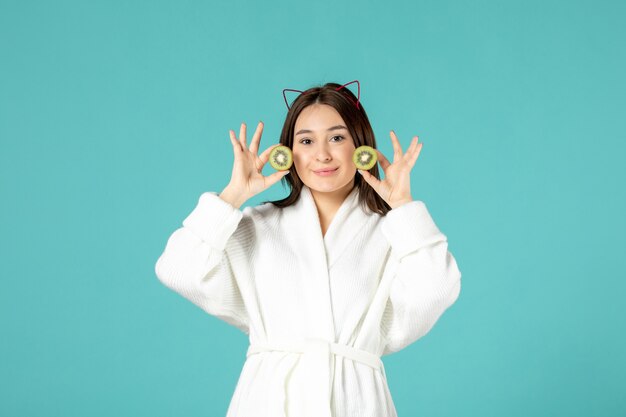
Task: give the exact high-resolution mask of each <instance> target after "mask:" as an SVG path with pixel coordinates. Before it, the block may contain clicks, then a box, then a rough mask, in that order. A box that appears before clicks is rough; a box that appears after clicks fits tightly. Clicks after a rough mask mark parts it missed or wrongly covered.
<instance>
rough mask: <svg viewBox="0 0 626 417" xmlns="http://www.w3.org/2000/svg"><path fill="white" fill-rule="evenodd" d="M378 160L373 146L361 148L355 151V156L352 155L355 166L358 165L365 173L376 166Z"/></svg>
mask: <svg viewBox="0 0 626 417" xmlns="http://www.w3.org/2000/svg"><path fill="white" fill-rule="evenodd" d="M377 160H378V155H377V154H376V151H375V150H374V148H372V147H371V146H365V145H364V146H359V147H358V148H356V149H355V150H354V154H352V162H354V165H356V167H357V168H358V169H363V170H365V171H367V170H369V169H371V168H372V167H373V166H374V165H376V161H377Z"/></svg>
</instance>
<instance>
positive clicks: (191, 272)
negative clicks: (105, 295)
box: [155, 192, 252, 334]
mask: <svg viewBox="0 0 626 417" xmlns="http://www.w3.org/2000/svg"><path fill="white" fill-rule="evenodd" d="M243 216H244V214H243V212H242V211H241V210H239V209H237V208H235V207H233V206H231V205H230V204H228V203H227V202H225V201H224V200H222V199H221V198H219V197H218V195H217V193H214V192H205V193H203V194H202V195H201V196H200V198H199V201H198V204H197V206H196V207H195V208H194V210H193V211H192V212H191V214H189V216H187V218H185V219H184V220H183V225H182V227H181V228H179V229H177V230H175V231H174V233H172V235H171V236H170V237H169V239H168V241H167V244H166V246H165V250H164V251H163V253H162V254H161V256H160V257H159V258H158V260H157V262H156V265H155V272H156V275H157V277H158V278H159V280H160V281H161V282H162V283H163V284H165V285H166V286H167V287H168V288H170V289H172V290H174V291H176V292H177V293H179V294H180V295H182V296H183V297H185V298H187V299H188V300H190V301H191V302H193V303H194V304H195V305H197V306H198V307H200V308H202V309H203V310H205V311H206V312H208V313H209V314H211V315H214V316H216V317H218V318H219V319H221V320H223V321H225V322H227V323H229V324H231V325H233V326H235V327H237V328H239V329H240V330H241V331H243V332H244V333H246V334H248V333H249V317H248V314H247V311H246V308H245V305H244V302H243V298H242V295H241V291H240V286H239V283H238V282H237V277H236V276H235V275H234V274H233V268H232V262H241V261H244V260H243V259H239V258H236V259H231V257H230V256H229V254H228V253H227V251H226V250H225V248H226V244H227V242H228V241H229V239H236V238H237V237H235V236H233V235H234V234H235V233H234V232H235V231H236V230H237V228H238V227H239V226H241V227H248V226H249V225H250V222H241V219H242V217H243ZM239 235H240V236H241V235H242V234H239ZM243 235H246V234H245V233H244V234H243ZM241 243H242V245H244V246H245V245H250V244H252V243H251V242H250V241H248V242H241ZM239 246H241V245H239ZM238 253H239V254H240V255H239V257H240V258H242V257H243V256H241V255H242V254H243V252H241V251H239V252H238Z"/></svg>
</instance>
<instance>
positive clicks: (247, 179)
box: [220, 122, 289, 208]
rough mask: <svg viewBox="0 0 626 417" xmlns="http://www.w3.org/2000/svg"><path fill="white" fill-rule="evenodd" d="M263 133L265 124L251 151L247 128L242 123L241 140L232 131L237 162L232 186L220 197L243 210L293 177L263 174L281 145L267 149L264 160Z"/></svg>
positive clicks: (253, 139) (254, 138)
mask: <svg viewBox="0 0 626 417" xmlns="http://www.w3.org/2000/svg"><path fill="white" fill-rule="evenodd" d="M262 132H263V122H259V124H258V125H257V128H256V131H255V132H254V136H252V141H251V142H250V148H248V145H247V143H246V124H245V123H242V124H241V128H240V130H239V139H237V137H236V136H235V132H234V131H233V130H230V131H229V133H230V141H231V143H232V144H233V153H234V155H235V161H234V163H233V172H232V175H231V178H230V182H229V183H228V185H227V186H226V188H225V189H224V191H222V193H220V197H221V198H222V199H224V200H226V201H228V202H229V203H230V204H232V205H233V206H235V207H237V208H239V207H240V206H241V205H242V204H243V203H244V202H245V201H246V200H247V199H249V198H250V197H253V196H255V195H256V194H258V193H260V192H262V191H264V190H266V189H267V188H269V187H270V186H271V185H273V184H274V183H276V182H278V180H280V179H281V178H282V177H284V176H285V175H287V174H288V173H289V170H287V171H278V172H274V173H273V174H271V175H268V176H267V177H265V176H263V175H262V174H261V171H262V169H263V166H264V165H265V164H266V163H267V161H268V159H269V154H270V152H271V151H272V149H273V148H275V147H276V146H278V145H280V144H279V143H277V144H275V145H272V146H270V147H269V148H267V149H266V150H265V151H264V152H263V153H262V154H261V155H260V156H259V155H257V153H258V151H259V142H260V141H261V134H262Z"/></svg>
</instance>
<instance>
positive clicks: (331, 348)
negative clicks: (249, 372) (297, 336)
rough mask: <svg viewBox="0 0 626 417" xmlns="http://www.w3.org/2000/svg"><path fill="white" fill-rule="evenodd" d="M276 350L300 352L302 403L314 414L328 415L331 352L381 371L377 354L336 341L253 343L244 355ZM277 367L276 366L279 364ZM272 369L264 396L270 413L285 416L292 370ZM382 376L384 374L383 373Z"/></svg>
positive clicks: (308, 413) (312, 340) (309, 413)
mask: <svg viewBox="0 0 626 417" xmlns="http://www.w3.org/2000/svg"><path fill="white" fill-rule="evenodd" d="M268 351H280V352H290V353H300V354H302V357H301V358H300V365H299V366H300V367H304V369H303V372H304V376H305V378H306V380H307V392H306V395H307V399H308V402H307V404H306V405H303V407H304V410H305V411H306V413H307V415H310V416H315V417H332V414H331V411H330V401H331V390H332V382H333V378H334V369H335V366H334V360H333V359H334V358H333V357H331V355H341V356H343V357H345V358H348V359H351V360H353V361H357V362H361V363H363V364H365V365H368V366H370V367H371V368H373V369H377V370H379V371H380V372H382V373H383V376H384V374H385V367H384V365H383V362H382V360H381V359H380V357H379V356H377V355H374V354H373V353H370V352H367V351H365V350H361V349H356V348H353V347H350V346H346V345H342V344H339V343H334V342H328V341H325V340H321V339H312V338H309V339H304V340H300V341H297V340H296V341H273V342H269V343H255V344H253V345H250V346H249V347H248V352H247V355H246V357H249V356H250V355H253V354H255V353H259V352H268ZM279 366H280V365H279ZM277 368H278V369H275V372H274V376H275V378H274V380H273V381H271V382H270V387H269V389H270V394H269V397H268V400H269V406H270V407H271V411H272V413H271V414H270V415H272V416H280V417H282V416H285V415H286V412H287V410H286V405H287V403H286V395H285V389H286V388H287V381H286V380H285V379H287V378H288V375H289V374H290V372H291V371H292V369H291V368H290V369H280V368H279V367H277ZM384 378H385V379H386V376H384Z"/></svg>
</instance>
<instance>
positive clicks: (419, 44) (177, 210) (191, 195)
mask: <svg viewBox="0 0 626 417" xmlns="http://www.w3.org/2000/svg"><path fill="white" fill-rule="evenodd" d="M625 12H626V3H624V2H618V1H572V2H565V1H560V2H557V1H549V0H548V1H546V0H541V1H537V0H531V1H515V2H510V1H509V2H502V1H472V2H469V1H468V2H460V1H459V2H446V1H435V0H432V1H404V2H397V1H396V2H394V1H386V2H382V1H381V2H373V1H369V2H364V1H358V2H357V1H349V2H340V1H316V2H312V1H310V2H294V1H285V0H280V1H272V2H256V1H222V2H208V1H205V2H202V1H180V0H179V1H143V2H140V1H124V2H106V1H92V2H79V1H56V2H43V1H40V2H33V1H7V0H0V138H1V149H0V181H1V183H0V185H1V197H0V198H1V201H2V203H1V205H0V210H1V217H0V220H1V222H0V227H1V236H2V239H1V247H0V250H1V252H0V253H1V256H2V262H1V265H2V281H1V282H2V290H0V326H1V334H2V335H1V337H0V397H1V398H0V415H2V416H64V417H69V416H111V415H116V416H143V415H150V416H219V415H225V413H226V409H227V407H228V403H229V401H230V398H231V395H232V393H233V391H234V388H235V384H236V382H237V379H238V377H239V373H240V370H241V367H242V365H243V363H244V360H245V352H246V349H247V346H248V341H247V338H246V336H245V335H244V334H243V333H241V332H239V331H238V330H237V329H235V328H234V327H231V326H229V325H227V324H226V323H224V322H221V321H220V320H218V319H216V318H215V317H212V316H210V315H207V314H206V313H205V312H203V311H202V310H200V309H199V308H197V307H195V306H194V305H193V304H191V303H190V302H189V301H187V300H185V299H184V298H182V297H181V296H179V295H177V294H176V293H173V292H172V291H170V290H168V289H167V288H166V287H164V286H163V285H162V284H161V283H160V282H159V281H158V279H157V277H156V275H155V272H154V264H155V262H156V260H157V258H158V256H159V255H160V254H161V252H162V250H163V249H164V247H165V243H166V241H167V238H168V237H169V235H170V234H171V233H172V232H173V231H174V230H175V229H176V228H178V227H180V226H181V222H182V220H183V219H184V218H185V217H186V216H187V215H188V214H189V213H190V212H191V210H192V209H193V208H194V207H195V204H196V203H197V199H198V197H199V196H200V194H201V193H202V192H204V191H217V192H219V191H221V190H222V189H223V188H224V187H225V185H226V184H227V183H228V180H229V179H230V173H231V169H232V168H231V167H232V146H231V143H230V140H229V136H228V130H229V129H234V130H235V131H238V129H239V125H240V123H241V122H246V123H247V124H248V126H249V128H248V132H249V137H251V134H252V132H253V129H254V128H255V127H256V123H257V122H258V121H259V120H262V121H263V122H264V123H265V132H264V135H263V138H262V141H261V147H262V149H265V148H266V147H268V146H270V145H271V144H273V143H276V142H277V141H278V136H279V133H280V131H281V128H282V123H283V121H284V117H285V115H286V112H287V108H286V106H285V103H284V101H283V97H282V89H283V88H293V89H299V90H304V89H306V88H308V87H311V86H313V85H316V84H320V83H325V82H330V81H333V82H339V83H341V84H343V83H346V82H348V81H352V80H354V79H358V80H359V81H360V83H361V102H362V104H363V106H364V108H365V109H366V111H367V113H368V116H369V118H370V121H371V122H372V125H373V127H374V131H375V133H376V136H377V141H378V147H379V148H380V149H381V150H382V152H383V153H384V154H385V155H387V156H388V157H389V156H390V155H391V154H392V152H391V143H390V138H389V131H390V130H392V129H394V130H395V131H396V132H397V134H398V137H399V138H400V141H401V143H402V145H403V148H404V149H406V147H407V146H408V144H409V142H410V139H411V137H412V136H413V135H418V136H419V137H420V141H422V142H423V143H424V147H423V149H422V151H421V154H420V157H419V159H418V161H417V163H416V165H415V167H414V169H413V172H412V181H411V182H412V189H413V197H414V198H415V199H420V200H423V201H425V202H426V204H427V206H428V208H429V210H430V213H431V215H432V216H433V218H434V219H435V221H436V223H437V225H438V226H439V228H440V229H441V230H442V231H443V232H444V233H445V234H446V235H447V236H448V240H449V245H450V246H449V249H450V251H451V252H452V253H453V255H454V256H455V258H456V260H457V262H458V265H459V267H460V270H461V272H462V274H463V278H462V279H463V287H462V291H461V295H460V298H459V300H458V301H457V303H456V304H455V305H453V306H452V307H451V308H450V310H448V311H447V312H446V313H445V314H444V315H443V316H442V318H441V320H440V321H439V322H438V323H437V325H436V326H435V327H434V328H433V330H432V331H431V332H430V333H429V334H428V335H427V336H425V337H424V338H422V339H420V340H419V341H417V342H416V343H414V344H412V345H411V346H409V347H407V348H406V349H404V350H403V351H401V352H398V353H396V354H393V355H390V356H385V357H384V363H385V365H386V369H387V376H388V378H389V386H390V389H391V393H392V396H393V398H394V401H395V404H396V407H397V410H398V413H399V415H400V417H403V416H430V417H435V416H481V417H488V416H494V417H495V416H498V417H500V416H503V415H506V416H509V417H515V416H520V417H521V416H524V417H526V416H554V415H568V416H585V417H588V416H603V417H605V416H622V415H626V400H625V398H626V397H625V396H624V395H623V394H624V379H623V376H624V372H625V371H626V366H625V365H626V355H624V351H625V350H626V338H625V337H624V317H625V313H626V311H625V307H624V302H623V293H624V290H626V284H625V280H624V278H626V274H625V272H624V263H623V261H624V255H625V249H626V245H625V242H624V233H625V232H626V227H625V224H624V213H626V201H625V193H624V185H623V182H624V181H623V180H624V179H625V178H626V175H625V174H626V172H625V164H624V154H625V151H626V145H625V139H626V135H625V133H624V132H625V127H626V126H625V124H626V123H625V119H626V118H624V114H625V109H626V106H625V101H626V99H625V97H626V88H625V87H626V82H625V80H624V78H625V77H624V74H625V73H626V65H625V63H626V59H625V58H626V52H625V51H626V49H625V48H624V43H625V41H626V36H625V35H626V30H625V29H624V27H625V26H624V20H625V18H626V13H625ZM352 87H356V85H355V84H353V85H351V89H352V90H353V91H356V88H352ZM264 172H265V173H270V172H272V170H271V168H270V167H266V169H264ZM620 190H621V191H620ZM285 194H286V190H285V189H284V188H283V187H282V186H281V185H278V184H277V185H276V186H274V187H272V188H271V189H269V190H267V191H266V192H264V193H262V194H260V195H258V196H256V197H255V198H254V199H252V200H249V201H248V202H247V203H246V204H245V205H244V206H247V205H255V204H258V203H259V202H261V201H264V200H267V199H274V198H279V197H282V196H284V195H285ZM620 329H621V330H620Z"/></svg>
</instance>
